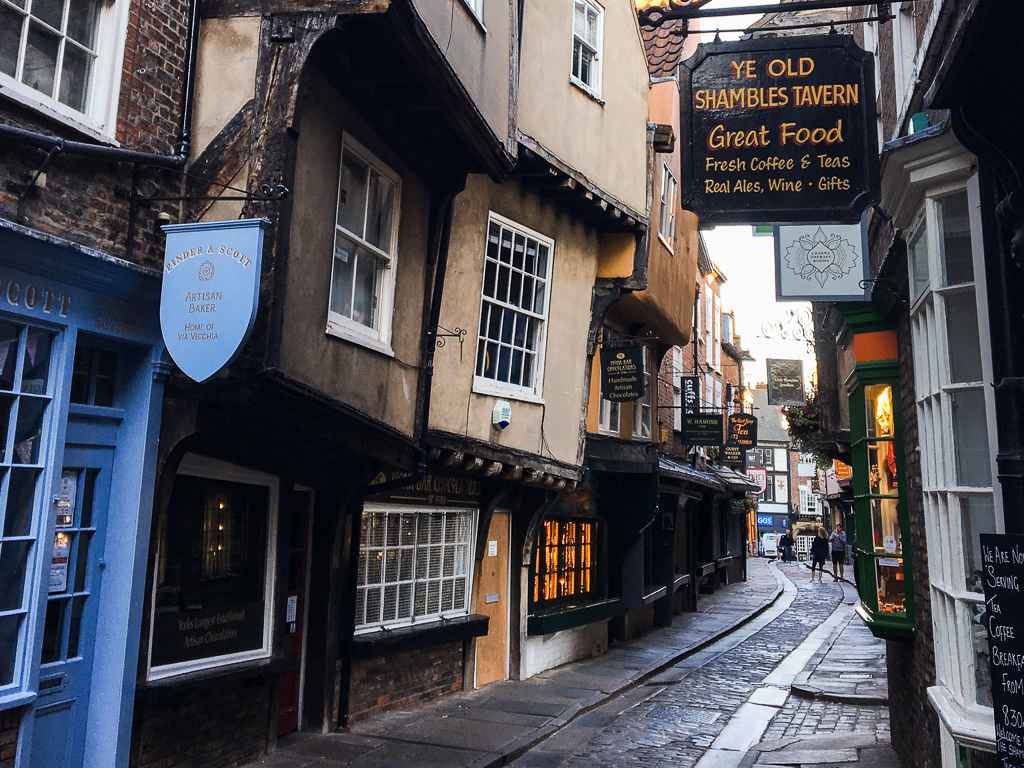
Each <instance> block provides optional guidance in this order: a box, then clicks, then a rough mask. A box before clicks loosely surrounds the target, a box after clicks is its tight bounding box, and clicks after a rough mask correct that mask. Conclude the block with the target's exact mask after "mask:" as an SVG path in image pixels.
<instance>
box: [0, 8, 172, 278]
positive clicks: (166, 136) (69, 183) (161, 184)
mask: <svg viewBox="0 0 1024 768" xmlns="http://www.w3.org/2000/svg"><path fill="white" fill-rule="evenodd" d="M129 16H130V18H129V22H128V29H127V31H126V46H125V55H124V65H123V71H122V83H121V90H120V99H119V102H118V110H117V131H116V136H117V140H118V142H119V143H120V144H121V146H122V147H124V148H126V149H139V150H143V151H151V152H158V153H165V154H170V153H172V152H173V151H174V149H175V145H176V144H177V141H178V133H179V121H180V103H181V93H182V86H183V83H184V71H185V56H186V46H187V41H188V2H187V0H161V2H152V1H151V0H132V3H131V6H130V11H129ZM106 87H108V86H107V84H105V83H102V82H100V81H96V82H95V83H94V88H106ZM0 123H7V124H13V125H17V126H20V127H23V128H28V129H31V130H35V131H40V132H43V133H50V134H55V135H59V136H62V137H64V138H68V139H74V140H78V141H93V140H92V139H90V138H88V137H86V136H83V135H81V134H79V133H78V132H77V131H75V130H73V129H71V128H69V127H67V126H65V125H63V124H62V123H60V122H57V121H56V120H53V119H50V118H47V117H45V116H43V115H42V114H40V113H38V112H36V111H35V110H33V109H30V108H27V107H23V106H21V105H18V104H15V103H13V102H9V101H7V100H6V99H4V98H3V97H2V96H0ZM45 155H46V152H45V151H43V150H40V149H34V148H31V147H27V146H24V145H19V144H16V143H14V142H10V141H4V142H3V147H2V148H0V217H3V218H7V219H12V220H17V221H19V222H20V223H23V224H26V225H28V226H31V227H34V228H36V229H40V230H43V231H46V232H50V233H52V234H56V235H60V236H62V237H65V238H67V239H69V240H72V241H74V242H77V243H81V244H84V245H88V246H91V247H94V248H98V249H100V250H103V251H106V252H107V253H111V254H113V255H115V256H119V257H121V258H131V259H132V260H133V261H136V262H140V263H143V264H146V265H148V266H155V267H159V266H160V264H161V262H162V258H163V254H162V247H163V245H162V244H163V235H162V234H161V233H160V231H159V229H158V224H159V222H158V221H157V218H156V216H157V213H158V212H159V210H161V209H165V210H168V211H169V212H172V213H173V214H175V215H176V213H177V205H176V204H173V203H161V204H153V206H149V205H144V206H142V207H141V208H140V209H139V211H138V215H137V217H136V236H135V242H134V248H133V249H129V248H128V243H127V221H128V214H129V200H128V197H129V192H130V189H131V178H132V166H130V165H126V164H121V165H118V164H114V163H111V162H110V161H107V160H95V159H89V160H84V159H82V158H80V157H72V156H66V157H64V156H60V155H57V156H55V157H53V158H52V160H51V162H50V165H49V167H48V168H47V172H46V187H45V189H32V190H29V191H28V192H26V191H25V190H26V185H27V182H28V181H30V180H31V178H32V177H33V176H34V174H35V171H36V170H37V169H38V168H39V167H40V164H41V163H42V161H43V159H44V157H45ZM139 174H140V179H144V180H147V191H149V192H150V193H151V194H155V193H156V192H157V191H158V190H159V191H160V192H161V193H162V194H161V196H166V195H173V194H177V190H178V189H179V185H180V181H181V174H180V173H179V172H176V171H163V170H158V169H152V168H145V169H144V168H141V167H140V168H139ZM149 182H151V183H149ZM158 205H159V206H160V207H157V206H158Z"/></svg>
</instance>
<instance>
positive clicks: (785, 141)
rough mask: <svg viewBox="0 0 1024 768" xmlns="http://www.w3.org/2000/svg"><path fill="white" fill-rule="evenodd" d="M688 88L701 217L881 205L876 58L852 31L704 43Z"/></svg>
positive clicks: (691, 202)
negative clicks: (861, 47)
mask: <svg viewBox="0 0 1024 768" xmlns="http://www.w3.org/2000/svg"><path fill="white" fill-rule="evenodd" d="M679 88H680V97H681V98H680V104H681V110H682V124H683V125H685V126H688V127H689V131H690V138H689V141H687V142H686V144H685V145H684V147H683V151H684V153H685V155H686V156H685V157H684V159H683V207H684V208H687V209H689V210H692V211H695V212H697V213H698V214H699V215H700V217H701V222H702V223H709V224H725V223H736V224H747V223H756V222H770V223H775V222H790V223H801V222H809V221H848V222H855V221H857V220H858V219H859V218H860V214H861V212H862V211H863V210H864V209H865V208H866V207H868V206H870V205H872V204H874V203H876V202H878V199H879V171H878V134H877V130H876V127H875V81H874V64H873V60H872V57H871V56H870V55H868V54H867V53H865V52H864V51H863V50H861V49H860V48H859V47H858V46H857V44H856V43H855V42H854V40H853V38H852V37H851V36H849V35H814V36H807V37H790V38H775V39H756V40H743V41H738V42H718V43H709V44H703V45H700V46H699V47H698V48H697V52H696V53H695V54H694V55H693V56H692V57H691V58H689V59H688V60H686V61H684V62H683V63H682V69H681V71H680V83H679Z"/></svg>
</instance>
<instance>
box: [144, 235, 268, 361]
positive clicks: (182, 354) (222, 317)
mask: <svg viewBox="0 0 1024 768" xmlns="http://www.w3.org/2000/svg"><path fill="white" fill-rule="evenodd" d="M269 224H270V222H269V221H267V220H266V219H244V220H234V221H211V222H200V223H197V224H172V225H168V226H166V227H162V228H161V229H163V231H164V232H165V233H166V234H167V245H166V248H165V250H164V276H163V286H162V288H161V292H160V330H161V332H162V333H163V337H164V343H165V344H166V345H167V352H168V353H169V354H170V356H171V359H172V360H174V362H175V364H177V366H178V367H179V368H180V369H181V371H182V372H183V373H184V374H185V375H186V376H188V377H189V378H190V379H193V380H194V381H205V380H206V379H208V378H210V377H211V376H212V375H213V374H215V373H216V372H217V371H219V370H220V369H221V368H223V367H224V366H225V365H227V364H228V363H229V362H231V359H232V358H233V357H234V356H235V355H236V354H237V353H238V350H239V349H241V348H242V345H243V344H244V343H245V340H246V338H247V337H248V335H249V331H250V330H252V325H253V322H254V321H255V320H256V309H257V307H258V306H259V289H260V263H261V261H262V255H263V232H264V229H265V228H266V227H267V226H268V225H269Z"/></svg>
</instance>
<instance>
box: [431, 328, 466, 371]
mask: <svg viewBox="0 0 1024 768" xmlns="http://www.w3.org/2000/svg"><path fill="white" fill-rule="evenodd" d="M467 333H469V331H467V330H466V329H465V328H460V327H459V326H455V327H454V328H451V329H449V328H445V327H444V326H443V325H438V326H437V330H436V331H427V336H433V337H434V342H435V344H436V345H437V348H438V349H444V348H445V346H446V345H447V342H448V339H458V341H459V362H460V363H461V362H462V345H463V342H465V340H466V334H467Z"/></svg>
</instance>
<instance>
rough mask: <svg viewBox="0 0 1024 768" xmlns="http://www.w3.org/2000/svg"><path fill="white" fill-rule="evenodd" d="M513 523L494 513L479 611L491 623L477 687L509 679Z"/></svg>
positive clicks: (479, 654)
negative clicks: (509, 583)
mask: <svg viewBox="0 0 1024 768" xmlns="http://www.w3.org/2000/svg"><path fill="white" fill-rule="evenodd" d="M509 522H510V516H509V513H508V512H505V511H503V510H500V509H496V510H494V513H493V514H492V515H491V525H490V528H489V529H488V531H487V543H486V545H485V547H484V557H483V561H482V562H481V563H480V577H479V579H477V596H476V612H477V613H480V614H483V615H484V616H487V617H488V618H489V622H488V625H487V627H488V629H487V636H486V637H480V638H477V641H476V670H475V681H474V683H475V686H476V687H477V688H482V687H483V686H485V685H487V684H488V683H494V682H499V681H501V680H507V679H508V628H509V613H508V612H509V602H508V580H509V573H508V569H509Z"/></svg>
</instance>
